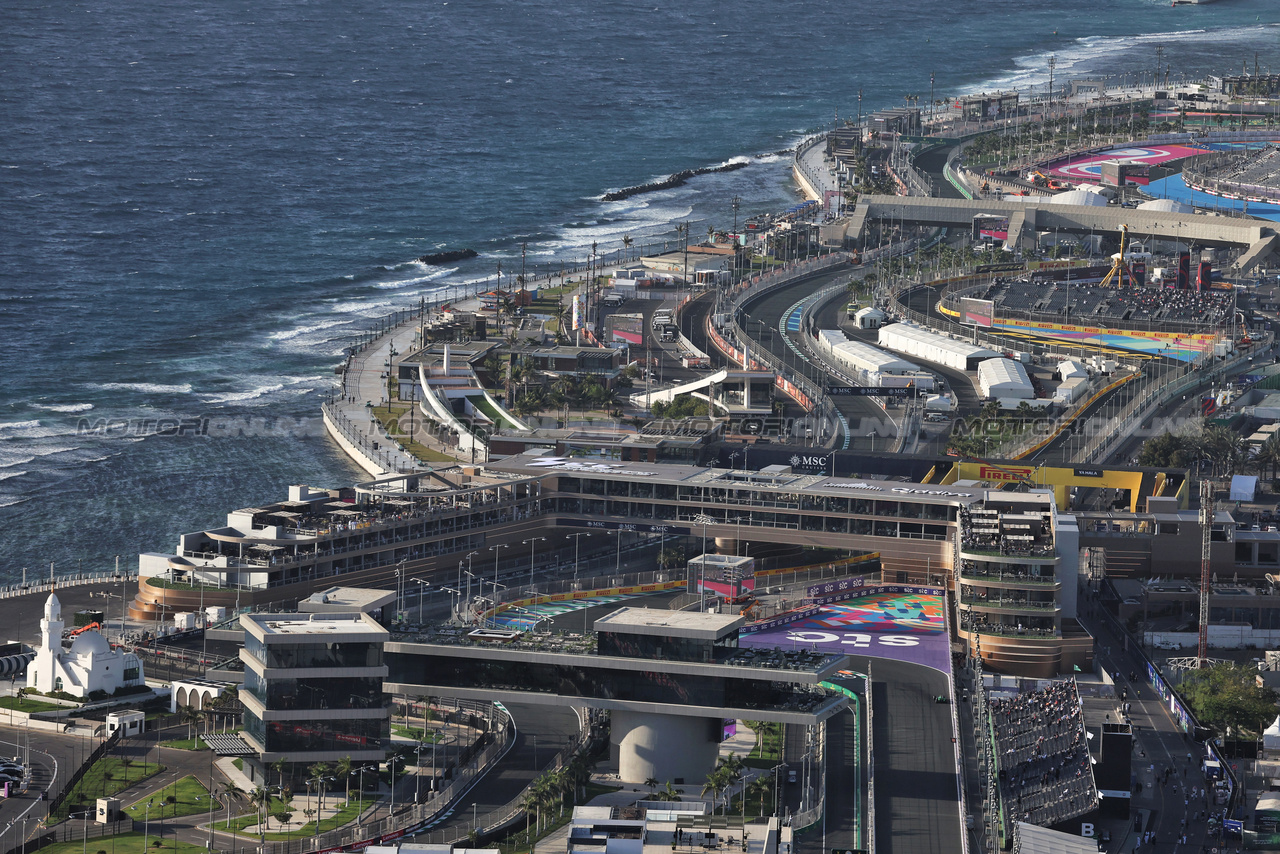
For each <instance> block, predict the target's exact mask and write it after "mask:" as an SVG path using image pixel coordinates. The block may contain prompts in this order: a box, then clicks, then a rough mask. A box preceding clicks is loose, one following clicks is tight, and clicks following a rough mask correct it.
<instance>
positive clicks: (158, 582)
mask: <svg viewBox="0 0 1280 854" xmlns="http://www.w3.org/2000/svg"><path fill="white" fill-rule="evenodd" d="M146 581H147V584H150V585H151V586H152V587H160V588H163V589H165V590H211V591H212V590H226V589H227V588H226V587H225V586H223V587H219V586H218V585H216V584H187V583H186V582H185V581H170V580H169V579H167V578H160V577H158V576H149V577H148V578H147V579H146Z"/></svg>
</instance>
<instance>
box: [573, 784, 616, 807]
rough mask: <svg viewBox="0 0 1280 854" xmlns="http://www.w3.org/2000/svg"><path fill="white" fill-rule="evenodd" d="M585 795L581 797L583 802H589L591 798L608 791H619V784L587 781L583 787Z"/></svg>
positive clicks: (605, 793)
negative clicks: (611, 784) (601, 783)
mask: <svg viewBox="0 0 1280 854" xmlns="http://www.w3.org/2000/svg"><path fill="white" fill-rule="evenodd" d="M585 791H586V796H585V797H584V798H583V799H582V802H583V803H584V804H587V803H590V802H591V799H592V798H595V797H598V796H600V795H607V794H609V793H610V792H621V791H622V787H621V786H602V785H600V784H599V783H592V782H590V781H588V782H587V785H586V787H585Z"/></svg>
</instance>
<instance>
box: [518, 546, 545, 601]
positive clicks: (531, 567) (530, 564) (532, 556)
mask: <svg viewBox="0 0 1280 854" xmlns="http://www.w3.org/2000/svg"><path fill="white" fill-rule="evenodd" d="M546 539H547V538H546V537H531V538H529V539H527V540H521V541H520V545H522V546H528V547H529V592H531V593H532V592H533V560H534V549H536V548H537V547H538V545H537V544H538V543H542V542H546Z"/></svg>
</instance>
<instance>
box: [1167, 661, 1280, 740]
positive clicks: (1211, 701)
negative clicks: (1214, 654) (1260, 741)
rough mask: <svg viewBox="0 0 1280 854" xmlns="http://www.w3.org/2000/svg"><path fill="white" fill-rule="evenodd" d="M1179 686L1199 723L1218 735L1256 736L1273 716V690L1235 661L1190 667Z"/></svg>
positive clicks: (1274, 707)
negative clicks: (1194, 669) (1201, 667)
mask: <svg viewBox="0 0 1280 854" xmlns="http://www.w3.org/2000/svg"><path fill="white" fill-rule="evenodd" d="M1179 687H1180V689H1181V691H1182V696H1183V697H1185V698H1186V700H1187V702H1188V703H1189V704H1190V705H1191V709H1192V711H1194V712H1195V714H1196V717H1197V718H1198V719H1199V720H1200V723H1202V724H1204V725H1205V726H1207V727H1210V728H1211V729H1213V731H1214V732H1216V733H1217V734H1218V735H1220V736H1226V735H1228V734H1232V735H1235V736H1236V737H1257V736H1258V734H1260V733H1261V732H1262V730H1263V729H1264V728H1265V727H1266V726H1267V725H1268V724H1270V723H1271V722H1272V721H1273V720H1275V717H1276V698H1277V694H1276V692H1275V691H1273V690H1271V689H1270V688H1259V687H1258V685H1257V672H1256V671H1255V670H1253V669H1252V668H1248V667H1243V666H1241V665H1239V664H1236V663H1234V662H1223V663H1221V664H1215V665H1213V666H1212V667H1207V668H1205V669H1203V670H1196V671H1193V672H1192V673H1190V674H1188V675H1187V678H1186V679H1184V680H1183V682H1182V685H1181V686H1179Z"/></svg>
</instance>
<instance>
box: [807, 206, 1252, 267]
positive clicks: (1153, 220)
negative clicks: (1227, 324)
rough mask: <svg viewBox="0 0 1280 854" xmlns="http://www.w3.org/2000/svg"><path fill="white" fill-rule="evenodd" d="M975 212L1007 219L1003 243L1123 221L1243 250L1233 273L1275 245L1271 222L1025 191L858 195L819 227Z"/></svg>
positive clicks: (830, 232) (831, 236)
mask: <svg viewBox="0 0 1280 854" xmlns="http://www.w3.org/2000/svg"><path fill="white" fill-rule="evenodd" d="M979 214H986V215H991V216H1004V217H1008V218H1009V242H1010V243H1013V244H1015V245H1024V244H1027V245H1030V244H1033V243H1034V241H1035V238H1036V233H1037V232H1045V231H1054V232H1063V233H1067V234H1080V235H1084V234H1098V233H1103V234H1106V233H1117V234H1118V233H1119V232H1120V229H1121V226H1128V228H1129V234H1130V235H1131V236H1132V237H1134V238H1138V239H1156V240H1170V241H1176V242H1181V243H1186V244H1189V245H1193V246H1199V247H1206V248H1224V247H1236V248H1239V249H1241V250H1243V252H1242V254H1241V256H1240V259H1239V260H1238V261H1237V262H1236V264H1237V269H1238V271H1239V272H1241V273H1243V272H1247V271H1248V270H1249V269H1251V268H1252V267H1254V266H1255V265H1257V264H1258V263H1260V262H1261V261H1262V260H1264V259H1265V258H1266V257H1267V256H1268V255H1270V253H1271V250H1272V249H1274V247H1275V242H1276V230H1275V225H1274V223H1270V222H1260V221H1258V220H1250V219H1240V218H1236V217H1222V216H1212V215H1208V214H1194V213H1165V212H1161V211H1144V210H1135V209H1131V208H1119V207H1114V206H1106V207H1104V206H1101V205H1098V206H1093V205H1055V204H1052V203H1051V202H1050V201H1049V200H1048V199H1045V198H1036V197H1031V196H1028V197H1026V198H1024V199H1020V200H1017V201H996V200H993V199H975V200H972V201H971V200H968V199H934V198H924V197H918V196H876V195H873V196H863V197H861V198H860V199H859V201H858V204H857V206H856V207H855V208H854V210H853V213H851V214H850V215H849V216H847V217H844V218H841V219H839V220H836V221H835V222H833V223H830V224H829V225H825V226H823V227H822V241H823V243H824V245H827V246H845V245H848V244H854V243H858V242H860V241H861V240H862V239H863V238H864V237H865V235H866V227H867V223H868V221H875V222H900V223H911V224H913V225H928V226H937V227H944V228H964V229H969V228H972V226H973V218H974V217H976V216H978V215H979Z"/></svg>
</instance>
